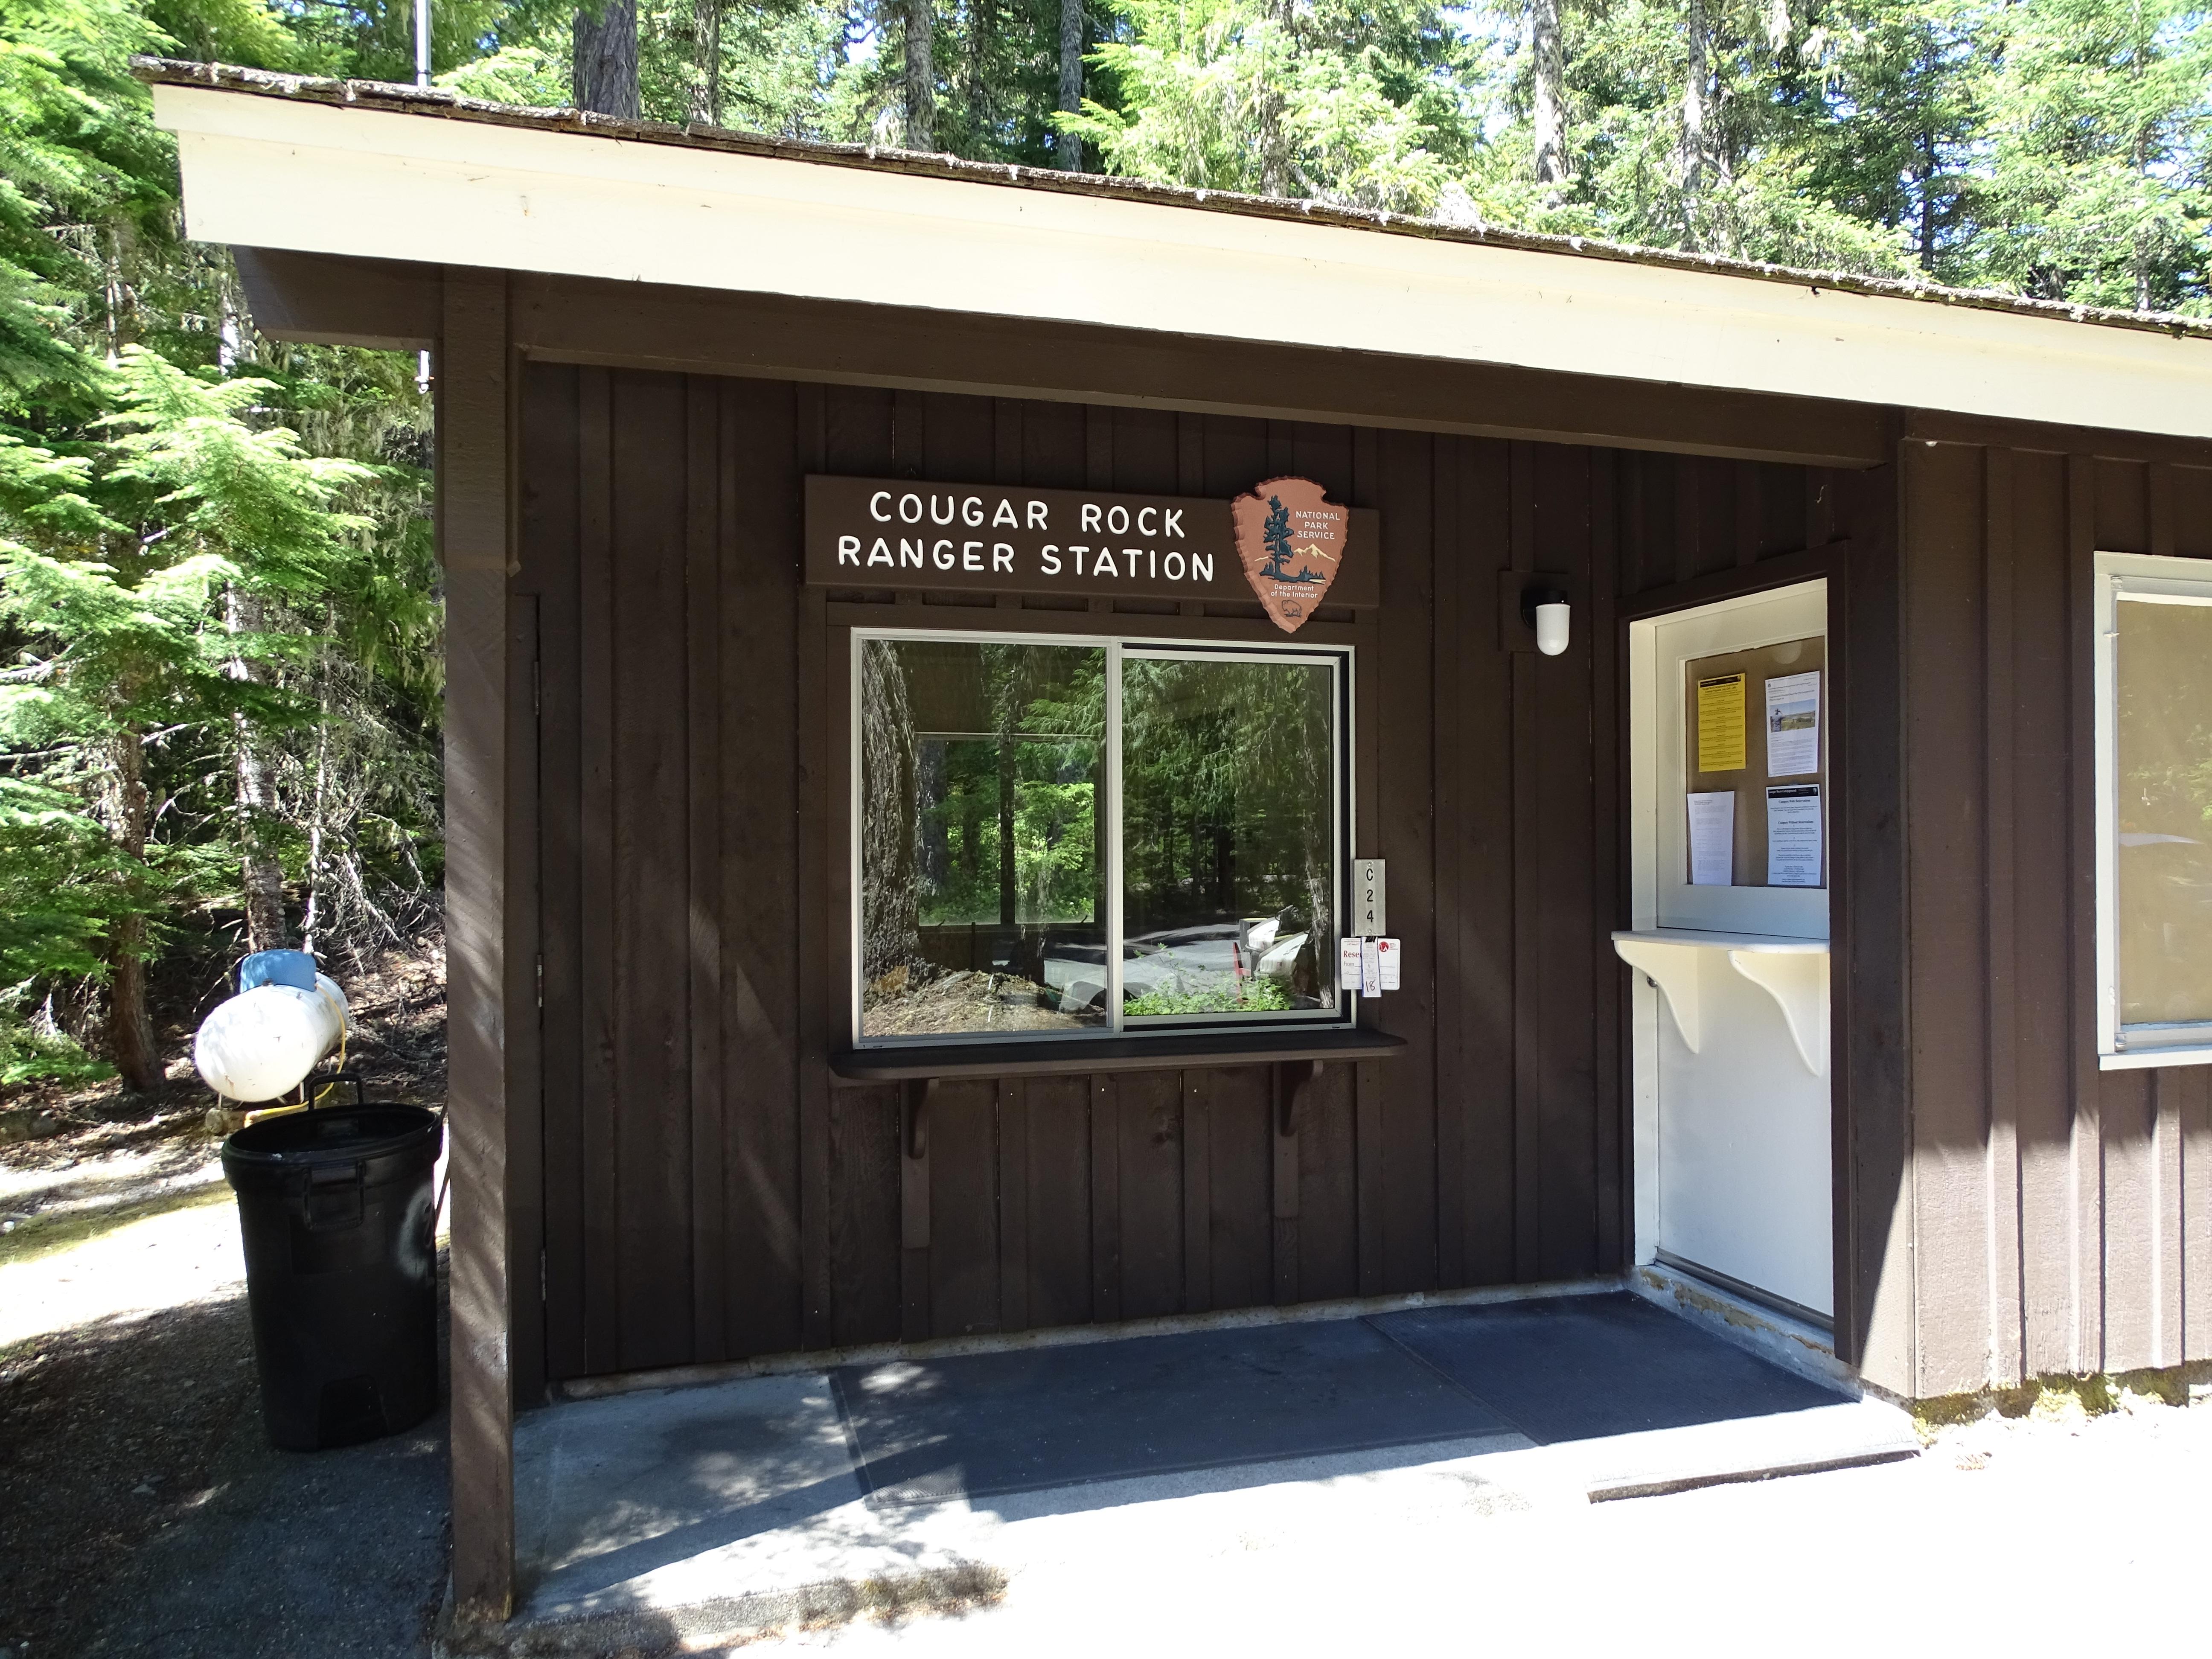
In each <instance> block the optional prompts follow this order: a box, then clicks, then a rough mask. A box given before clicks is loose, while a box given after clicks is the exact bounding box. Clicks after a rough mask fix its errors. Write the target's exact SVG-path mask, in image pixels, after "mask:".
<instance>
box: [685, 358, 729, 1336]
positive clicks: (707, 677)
mask: <svg viewBox="0 0 2212 1659" xmlns="http://www.w3.org/2000/svg"><path fill="white" fill-rule="evenodd" d="M721 435H722V434H721V398H720V392H719V387H718V383H717V382H715V381H714V380H709V379H707V378H705V377H703V376H693V377H690V378H689V379H687V380H685V381H684V450H685V455H684V462H685V465H684V631H685V635H686V637H685V640H684V666H685V669H686V673H687V684H686V685H685V688H684V697H685V709H684V727H685V734H686V736H687V737H688V738H689V739H690V754H689V755H688V756H687V757H685V763H684V775H685V779H686V781H687V784H688V790H687V796H688V805H689V808H690V813H689V816H690V823H689V826H688V833H687V835H686V836H685V841H686V843H687V850H688V851H689V853H690V868H689V869H688V871H687V872H686V873H685V878H684V890H685V893H686V895H687V896H688V898H689V900H690V902H689V903H688V905H687V906H686V907H685V908H686V910H687V913H688V914H687V917H686V921H687V924H688V925H687V930H686V931H687V939H686V943H687V944H688V945H689V946H690V1018H689V1024H690V1032H691V1053H690V1062H691V1064H690V1085H691V1169H690V1176H691V1194H690V1196H691V1356H692V1358H693V1359H694V1361H702V1362H712V1361H714V1360H719V1359H721V1358H726V1356H727V1354H728V1352H729V1336H728V1330H727V1326H726V1316H727V1314H728V1289H727V1283H726V1278H725V1267H726V1263H727V1261H728V1255H727V1251H728V1246H729V1238H728V1231H727V1228H726V1221H725V1215H724V1211H723V1207H722V1200H723V1196H724V1194H725V1193H726V1190H727V1182H728V1176H727V1172H726V1170H725V1169H724V1167H723V1162H722V1158H723V1141H724V1133H725V1129H724V1121H723V1110H724V1101H725V1096H724V1092H723V1067H722V904H721V899H722V893H721V884H722V869H723V862H722V839H721V816H722V815H721V804H722V720H721V714H722V658H721V634H722V559H721V537H720V532H721V521H722V489H721V485H722V464H721V463H722V457H721Z"/></svg>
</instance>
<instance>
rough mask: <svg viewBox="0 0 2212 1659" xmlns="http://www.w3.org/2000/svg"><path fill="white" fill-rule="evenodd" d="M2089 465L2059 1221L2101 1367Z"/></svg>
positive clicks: (2079, 595) (2081, 562)
mask: <svg viewBox="0 0 2212 1659" xmlns="http://www.w3.org/2000/svg"><path fill="white" fill-rule="evenodd" d="M2097 513H2098V503H2097V466H2096V462H2095V461H2094V460H2093V459H2091V458H2090V457H2088V456H2087V455H2069V456H2068V457H2067V458H2066V573H2067V577H2068V584H2067V585H2068V588H2069V594H2070V597H2071V600H2072V603H2071V604H2070V605H2069V611H2071V613H2072V615H2073V618H2074V623H2075V627H2074V635H2075V645H2074V650H2073V653H2072V660H2071V664H2070V666H2071V669H2072V672H2071V673H2069V675H2068V677H2067V680H2068V687H2069V691H2070V693H2071V696H2070V698H2069V703H2070V707H2071V708H2072V710H2073V716H2074V718H2073V722H2072V725H2073V736H2074V744H2073V757H2074V758H2073V765H2072V766H2071V767H2070V768H2069V775H2068V780H2067V781H2068V783H2069V792H2068V793H2069V799H2070V800H2071V801H2072V802H2073V812H2072V822H2073V830H2074V834H2073V842H2072V845H2071V846H2070V847H2069V849H2068V851H2069V859H2068V860H2067V863H2068V868H2069V871H2071V872H2072V873H2073V881H2072V883H2071V884H2070V886H2069V904H2068V906H2067V915H2068V919H2069V924H2070V926H2069V938H2068V945H2069V948H2068V951H2067V962H2068V966H2069V969H2070V970H2071V971H2070V973H2069V980H2070V981H2072V983H2073V985H2074V987H2075V992H2074V1007H2073V1010H2072V1013H2073V1018H2071V1019H2070V1020H2069V1021H2068V1023H2067V1024H2068V1030H2069V1033H2070V1034H2071V1036H2072V1037H2073V1061H2074V1076H2073V1079H2072V1081H2073V1096H2074V1103H2075V1109H2074V1118H2073V1122H2072V1125H2071V1131H2072V1132H2071V1134H2070V1136H2069V1154H2070V1160H2069V1161H2070V1164H2071V1169H2072V1175H2073V1188H2074V1191H2073V1200H2074V1201H2073V1203H2072V1204H2071V1205H2070V1206H2068V1211H2067V1221H2068V1223H2069V1225H2070V1227H2071V1229H2072V1234H2073V1246H2074V1248H2073V1252H2072V1258H2073V1259H2072V1263H2071V1265H2072V1267H2073V1275H2072V1276H2073V1284H2072V1287H2071V1289H2072V1295H2071V1297H2070V1298H2069V1300H2070V1301H2071V1303H2072V1305H2073V1312H2074V1326H2075V1340H2074V1352H2073V1355H2072V1358H2071V1360H2070V1363H2069V1364H2068V1366H2067V1369H2068V1370H2071V1371H2075V1372H2080V1371H2085V1370H2102V1369H2103V1368H2104V1363H2105V1343H2104V1333H2105V1304H2104V1291H2105V1273H2104V1261H2105V1197H2104V1186H2105V1182H2104V1176H2105V1171H2104V1128H2103V1113H2102V1104H2101V1091H2100V1088H2099V1079H2100V1076H2101V1073H2100V1072H2099V1071H2098V1069H2097V1044H2096V1041H2095V1033H2096V1030H2097V975H2096V961H2097V910H2096V903H2097V895H2096V883H2095V870H2096V846H2097V823H2096V800H2095V795H2096V791H2095V789H2094V787H2093V783H2092V780H2093V778H2094V777H2095V775H2096V774H2095V760H2094V757H2095V754H2096V703H2095V697H2094V695H2093V688H2094V686H2095V684H2096V664H2095V659H2094V657H2093V649H2094V641H2093V640H2092V638H2091V623H2090V618H2091V617H2093V615H2094V614H2095V607H2094V605H2093V586H2092V584H2093V580H2094V574H2095V566H2094V561H2093V554H2094V553H2095V551H2096V542H2097Z"/></svg>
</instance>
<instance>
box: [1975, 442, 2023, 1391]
mask: <svg viewBox="0 0 2212 1659" xmlns="http://www.w3.org/2000/svg"><path fill="white" fill-rule="evenodd" d="M2012 459H2013V457H2012V452H2011V451H2010V450H2008V449H2002V448H1991V449H1990V450H1988V451H1986V452H1985V453H1984V458H1983V465H1984V483H1983V490H1982V499H1983V526H1982V586H1983V591H1984V602H1983V612H1982V671H1983V680H1984V691H1983V709H1984V714H1983V727H1982V756H1983V758H1982V767H1983V775H1982V794H1983V798H1984V799H1985V800H1986V801H1987V802H1988V809H1987V810H1988V815H1989V816H1988V825H1987V831H1986V834H1985V835H1984V840H1983V854H1982V857H1983V883H1984V887H1985V889H1986V890H1987V894H1988V902H1987V904H1986V907H1985V909H1984V944H1983V952H1982V954H1983V959H1984V961H1985V962H1986V963H1988V971H1989V987H1988V996H1989V1020H1988V1024H1987V1025H1986V1027H1985V1028H1984V1042H1986V1043H1987V1045H1988V1054H1987V1058H1986V1060H1985V1061H1984V1080H1985V1082H1986V1085H1987V1087H1988V1089H1989V1103H1988V1107H1987V1110H1988V1113H1989V1136H1988V1139H1987V1140H1986V1142H1985V1143H1984V1149H1983V1151H1984V1181H1985V1182H1986V1185H1987V1193H1986V1194H1985V1197H1984V1206H1985V1209H1984V1214H1985V1216H1986V1218H1987V1223H1986V1225H1987V1227H1988V1236H1987V1241H1986V1243H1985V1245H1984V1249H1985V1251H1986V1254H1987V1258H1988V1261H1989V1274H1990V1290H1989V1304H1990V1309H1989V1318H1990V1328H1989V1368H1990V1381H1991V1382H1994V1383H2016V1382H2018V1381H2020V1380H2021V1366H2022V1364H2024V1362H2025V1356H2026V1352H2027V1338H2026V1333H2025V1330H2024V1328H2023V1326H2022V1322H2021V1317H2022V1311H2023V1310H2022V1305H2021V1261H2020V1239H2021V1217H2020V1139H2019V1119H2018V1104H2017V1103H2018V1100H2019V1092H2020V1091H2019V1077H2018V1071H2017V1066H2016V1064H2015V1061H2016V1059H2017V1042H2018V1024H2017V1003H2016V1000H2015V999H2016V994H2017V987H2016V986H2015V979H2014V963H2015V959H2016V956H2017V947H2016V944H2015V938H2014V921H2015V909H2016V907H2017V904H2018V896H2017V889H2016V886H2015V861H2014V839H2013V826H2014V805H2015V792H2014V787H2013V775H2014V767H2015V726H2014V708H2015V688H2014V678H2013V654H2014V640H2015V629H2016V626H2017V621H2016V618H2015V615H2014V609H2013V573H2014V569H2015V550H2014V544H2013V533H2012V531H2013V468H2012Z"/></svg>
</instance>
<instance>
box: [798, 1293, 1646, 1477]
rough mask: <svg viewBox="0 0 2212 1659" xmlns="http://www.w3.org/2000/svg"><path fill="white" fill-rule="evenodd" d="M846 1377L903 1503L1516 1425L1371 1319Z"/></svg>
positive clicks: (864, 1429)
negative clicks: (1410, 1359) (1412, 1360)
mask: <svg viewBox="0 0 2212 1659" xmlns="http://www.w3.org/2000/svg"><path fill="white" fill-rule="evenodd" d="M1663 1317H1664V1316H1663V1315H1662V1318H1663ZM832 1381H833V1382H834V1383H836V1389H837V1396H838V1402H839V1404H840V1405H841V1406H842V1408H843V1410H844V1413H845V1419H846V1423H847V1425H848V1427H849V1428H850V1430H851V1431H852V1434H853V1438H854V1442H855V1443H856V1444H857V1446H858V1448H859V1450H860V1456H861V1466H860V1478H861V1480H862V1481H863V1483H864V1484H865V1485H866V1486H867V1488H868V1490H869V1492H871V1493H872V1494H873V1495H875V1496H876V1497H878V1498H879V1499H882V1500H884V1501H887V1502H891V1503H899V1504H916V1503H941V1502H943V1501H945V1500H946V1499H948V1498H962V1497H965V1498H984V1497H996V1496H1000V1495H1004V1494H1006V1493H1012V1492H1036V1491H1042V1490H1045V1489H1048V1488H1051V1487H1055V1486H1081V1485H1085V1484H1086V1483H1088V1482H1091V1481H1099V1480H1115V1479H1117V1478H1121V1479H1127V1478H1134V1477H1141V1476H1145V1475H1158V1474H1173V1473H1179V1472H1182V1471H1184V1470H1191V1469H1225V1468H1233V1467H1236V1466H1239V1465H1248V1464H1260V1463H1279V1462H1284V1461H1285V1460H1286V1459H1294V1458H1310V1457H1327V1456H1331V1455H1337V1454H1340V1453H1346V1452H1357V1451H1371V1450H1376V1449H1381V1448H1384V1447H1394V1446H1420V1445H1430V1444H1434V1443H1438V1442H1441V1441H1448V1440H1462V1439H1470V1438H1477V1437H1485V1436H1496V1435H1510V1434H1511V1433H1512V1432H1513V1429H1512V1425H1510V1424H1509V1423H1508V1422H1507V1421H1506V1420H1505V1419H1504V1418H1502V1417H1500V1416H1499V1415H1498V1413H1496V1412H1495V1411H1493V1410H1492V1409H1490V1408H1489V1407H1486V1406H1485V1405H1484V1404H1483V1403H1482V1402H1481V1401H1479V1400H1476V1399H1474V1397H1472V1396H1471V1395H1468V1393H1467V1391H1466V1390H1464V1389H1460V1388H1457V1387H1455V1386H1453V1384H1452V1383H1450V1382H1449V1380H1447V1379H1446V1378H1445V1377H1443V1376H1438V1375H1437V1374H1436V1373H1435V1372H1433V1371H1431V1370H1427V1369H1425V1368H1424V1367H1422V1366H1419V1365H1412V1364H1407V1363H1406V1358H1405V1355H1404V1354H1403V1352H1401V1350H1400V1349H1399V1348H1398V1347H1397V1346H1395V1345H1394V1344H1393V1343H1391V1342H1390V1341H1389V1340H1386V1339H1385V1338H1384V1337H1383V1336H1382V1335H1380V1334H1377V1333H1376V1331H1375V1330H1373V1329H1372V1328H1370V1327H1369V1325H1368V1324H1367V1323H1365V1322H1363V1321H1360V1320H1356V1319H1344V1320H1330V1321H1328V1322H1316V1323H1314V1324H1310V1325H1273V1326H1261V1327H1258V1328H1249V1329H1243V1330H1225V1331H1199V1332H1192V1333H1189V1334H1183V1335H1176V1336H1153V1337H1140V1338H1136V1339H1133V1340H1128V1341H1124V1342H1100V1343H1086V1344H1084V1345H1082V1346H1075V1347H1062V1348H1033V1349H1029V1350H1026V1351H1024V1352H1018V1353H998V1354H971V1355H967V1356H964V1357H962V1358H952V1359H940V1360H935V1361H931V1362H927V1363H921V1364H915V1363H913V1362H908V1361H895V1362H893V1363H891V1364H883V1365H872V1366H848V1367H846V1368H844V1369H842V1370H838V1371H836V1372H834V1373H832Z"/></svg>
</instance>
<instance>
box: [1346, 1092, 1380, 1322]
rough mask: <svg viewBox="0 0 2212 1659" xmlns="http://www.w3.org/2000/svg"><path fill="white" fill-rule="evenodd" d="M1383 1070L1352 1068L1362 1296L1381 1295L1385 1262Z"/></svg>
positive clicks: (1353, 1155)
mask: <svg viewBox="0 0 2212 1659" xmlns="http://www.w3.org/2000/svg"><path fill="white" fill-rule="evenodd" d="M1382 1071H1383V1067H1382V1065H1381V1063H1380V1062H1379V1061H1376V1060H1361V1061H1359V1062H1358V1064H1357V1065H1356V1066H1353V1067H1352V1090H1353V1096H1352V1164H1353V1168H1354V1178H1355V1181H1356V1182H1357V1206H1358V1208H1357V1216H1356V1219H1357V1222H1358V1235H1359V1244H1358V1264H1359V1294H1360V1295H1362V1296H1380V1295H1382V1294H1383V1285H1384V1284H1385V1283H1386V1279H1385V1262H1384V1260H1383V1237H1384V1235H1383V1205H1384V1200H1383V1077H1382Z"/></svg>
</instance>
